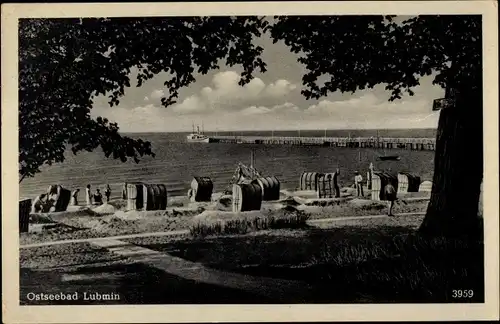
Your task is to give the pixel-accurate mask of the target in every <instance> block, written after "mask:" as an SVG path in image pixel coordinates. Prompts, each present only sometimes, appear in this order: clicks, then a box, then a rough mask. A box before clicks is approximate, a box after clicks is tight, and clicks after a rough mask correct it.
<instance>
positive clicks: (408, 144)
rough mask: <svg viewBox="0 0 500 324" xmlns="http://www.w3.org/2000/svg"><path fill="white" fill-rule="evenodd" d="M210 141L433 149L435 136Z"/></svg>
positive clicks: (219, 138)
mask: <svg viewBox="0 0 500 324" xmlns="http://www.w3.org/2000/svg"><path fill="white" fill-rule="evenodd" d="M210 142H212V143H238V144H276V145H304V146H307V145H317V146H332V147H366V148H387V149H391V148H399V149H410V150H434V149H435V146H436V139H435V138H413V137H301V136H227V135H226V136H211V137H210Z"/></svg>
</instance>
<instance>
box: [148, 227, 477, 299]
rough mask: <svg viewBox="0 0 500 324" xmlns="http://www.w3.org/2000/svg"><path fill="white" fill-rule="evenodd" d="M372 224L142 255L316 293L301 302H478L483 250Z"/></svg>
mask: <svg viewBox="0 0 500 324" xmlns="http://www.w3.org/2000/svg"><path fill="white" fill-rule="evenodd" d="M405 218H406V217H405ZM358 222H363V221H362V220H358ZM380 222H382V219H380V220H378V222H377V223H370V222H369V221H367V222H366V224H358V223H356V224H355V225H344V226H341V227H338V228H333V229H299V230H285V229H282V230H273V231H262V232H256V233H252V234H247V235H234V236H225V237H212V238H203V239H200V240H196V239H195V240H192V241H178V242H172V243H169V244H163V245H162V244H155V245H154V246H150V247H151V248H153V249H155V250H165V251H168V252H169V253H171V254H174V255H176V256H179V257H182V258H185V259H188V260H191V261H195V262H200V263H203V264H205V265H206V266H209V267H212V268H216V269H220V270H224V271H231V272H238V273H242V274H248V275H252V276H265V277H271V278H281V279H290V280H299V281H305V282H308V283H310V284H312V285H313V286H315V287H317V289H318V293H317V294H316V295H315V297H314V300H310V301H308V302H322V303H323V302H328V303H365V302H370V303H453V302H459V303H471V302H476V303H477V302H484V262H483V261H484V244H483V242H480V241H466V240H461V239H450V238H444V237H435V238H424V237H421V236H419V235H417V234H416V233H415V232H414V226H411V227H410V226H401V225H400V224H399V225H398V224H397V222H395V220H393V219H389V218H388V219H387V224H386V225H384V224H381V223H380ZM391 222H392V223H391ZM390 224H393V225H390ZM454 289H463V290H473V291H474V295H473V297H472V298H454V297H453V290H454ZM299 299H300V298H299V297H297V300H299Z"/></svg>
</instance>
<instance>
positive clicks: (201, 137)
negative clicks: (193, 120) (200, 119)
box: [186, 125, 210, 143]
mask: <svg viewBox="0 0 500 324" xmlns="http://www.w3.org/2000/svg"><path fill="white" fill-rule="evenodd" d="M197 130H198V131H197V132H195V131H194V125H193V132H192V133H191V134H189V135H187V136H186V139H187V142H188V143H210V138H209V137H208V136H207V135H205V134H204V133H203V132H200V126H197Z"/></svg>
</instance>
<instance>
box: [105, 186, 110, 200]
mask: <svg viewBox="0 0 500 324" xmlns="http://www.w3.org/2000/svg"><path fill="white" fill-rule="evenodd" d="M104 195H105V196H106V203H109V197H110V196H111V187H110V186H109V184H107V185H106V190H104Z"/></svg>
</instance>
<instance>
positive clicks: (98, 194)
mask: <svg viewBox="0 0 500 324" xmlns="http://www.w3.org/2000/svg"><path fill="white" fill-rule="evenodd" d="M94 203H95V204H96V205H102V194H101V191H100V190H99V189H96V190H95V194H94Z"/></svg>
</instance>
